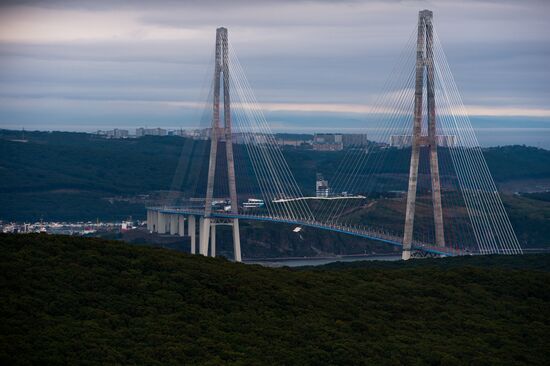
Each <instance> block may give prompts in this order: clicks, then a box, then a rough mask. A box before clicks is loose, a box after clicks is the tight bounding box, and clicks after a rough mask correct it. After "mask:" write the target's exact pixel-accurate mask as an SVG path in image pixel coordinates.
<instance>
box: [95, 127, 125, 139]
mask: <svg viewBox="0 0 550 366" xmlns="http://www.w3.org/2000/svg"><path fill="white" fill-rule="evenodd" d="M97 135H99V136H102V137H104V138H107V139H126V138H128V137H129V136H130V134H129V132H128V130H120V129H118V128H115V129H114V130H108V131H102V130H99V131H97Z"/></svg>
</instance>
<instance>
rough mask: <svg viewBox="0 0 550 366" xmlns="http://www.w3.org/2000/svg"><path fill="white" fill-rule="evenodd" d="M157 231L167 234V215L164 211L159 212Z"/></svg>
mask: <svg viewBox="0 0 550 366" xmlns="http://www.w3.org/2000/svg"><path fill="white" fill-rule="evenodd" d="M157 233H159V234H166V215H165V214H163V213H162V212H159V213H158V219H157Z"/></svg>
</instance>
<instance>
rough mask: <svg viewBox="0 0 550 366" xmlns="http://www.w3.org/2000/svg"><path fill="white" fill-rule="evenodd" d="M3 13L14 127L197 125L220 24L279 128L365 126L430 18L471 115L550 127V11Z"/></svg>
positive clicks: (282, 5)
mask: <svg viewBox="0 0 550 366" xmlns="http://www.w3.org/2000/svg"><path fill="white" fill-rule="evenodd" d="M1 4H2V5H0V127H8V128H21V127H25V128H27V129H43V130H48V129H67V130H88V131H92V130H95V129H98V128H109V127H121V126H128V127H136V126H140V125H148V126H165V127H177V126H182V127H186V126H191V125H193V124H194V123H195V121H196V119H197V116H200V113H197V108H194V105H196V104H197V103H201V102H204V101H203V100H202V99H204V91H201V90H202V89H204V85H205V80H207V79H208V78H209V77H210V75H211V74H212V70H210V66H211V64H212V63H211V57H212V55H213V48H214V37H215V29H216V27H218V26H226V27H228V28H229V37H230V40H231V44H232V47H233V49H234V50H235V52H236V54H237V55H238V57H239V59H240V61H241V63H242V65H243V68H244V70H245V72H246V74H247V76H248V80H249V82H250V84H251V85H252V87H253V89H254V92H255V94H256V97H257V99H258V100H259V101H260V103H261V104H262V105H263V107H264V108H265V110H266V112H267V115H268V118H269V119H271V120H273V123H274V124H275V125H276V126H278V127H279V128H281V129H285V128H286V127H288V128H290V127H292V126H295V124H296V123H302V122H303V123H304V125H308V126H313V127H315V126H316V123H319V124H321V125H322V124H323V123H328V124H330V123H332V122H330V121H338V122H339V123H340V126H343V127H346V123H349V125H350V127H353V126H354V122H353V121H356V120H359V119H360V116H361V113H363V112H364V111H366V110H368V108H369V106H371V105H372V104H373V103H374V101H375V98H376V96H377V93H378V92H379V91H380V90H381V89H382V86H383V83H384V81H385V80H386V79H387V77H388V75H389V73H390V72H391V66H392V65H393V64H394V63H395V60H396V58H397V56H398V55H399V53H400V52H401V51H402V50H403V48H404V45H405V43H406V41H407V40H408V39H409V36H410V35H411V34H412V32H414V29H415V24H416V21H417V14H418V11H419V10H421V9H424V8H429V9H431V10H433V11H434V22H435V27H436V29H437V32H438V35H439V38H440V39H441V42H442V44H443V47H444V49H445V51H446V54H447V58H448V61H449V64H450V66H451V68H452V71H453V74H454V77H455V80H456V82H457V84H458V87H459V89H460V91H461V93H462V97H463V100H464V103H465V105H466V107H467V109H468V111H469V112H470V114H471V115H473V116H490V117H491V118H500V117H506V118H510V117H514V118H516V119H515V120H521V121H523V120H531V121H532V120H540V121H542V122H541V123H543V122H544V123H545V121H550V103H549V101H550V72H549V65H550V20H549V18H550V1H535V0H533V1H497V0H494V1H473V0H465V1H457V0H454V1H385V2H382V1H360V0H357V1H353V0H350V1H329V0H325V1H322V0H318V1H315V0H312V1H284V0H283V1H281V0H267V1H258V0H256V1H252V0H250V1H248V0H236V1H215V0H196V1H194V0H191V1H162V0H160V1H131V2H130V1H122V0H118V1H117V0H110V1H109V0H105V1H102V0H95V1H77V0H75V1H47V0H46V1H2V2H1ZM201 98H202V99H201ZM503 120H504V118H503ZM323 121H324V122H323ZM327 121H328V122H327ZM547 124H548V126H550V122H547Z"/></svg>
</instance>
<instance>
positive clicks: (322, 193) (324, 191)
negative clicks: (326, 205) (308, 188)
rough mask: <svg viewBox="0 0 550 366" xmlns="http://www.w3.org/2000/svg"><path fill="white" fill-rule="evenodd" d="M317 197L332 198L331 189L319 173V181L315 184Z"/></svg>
mask: <svg viewBox="0 0 550 366" xmlns="http://www.w3.org/2000/svg"><path fill="white" fill-rule="evenodd" d="M315 196H316V197H328V196H330V187H329V185H328V180H326V179H325V178H324V177H323V175H322V174H321V173H317V181H316V182H315Z"/></svg>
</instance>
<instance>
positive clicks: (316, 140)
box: [313, 133, 344, 151]
mask: <svg viewBox="0 0 550 366" xmlns="http://www.w3.org/2000/svg"><path fill="white" fill-rule="evenodd" d="M343 148H344V144H343V142H342V134H339V133H338V134H335V133H316V134H315V135H314V136H313V150H318V151H340V150H342V149H343Z"/></svg>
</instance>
